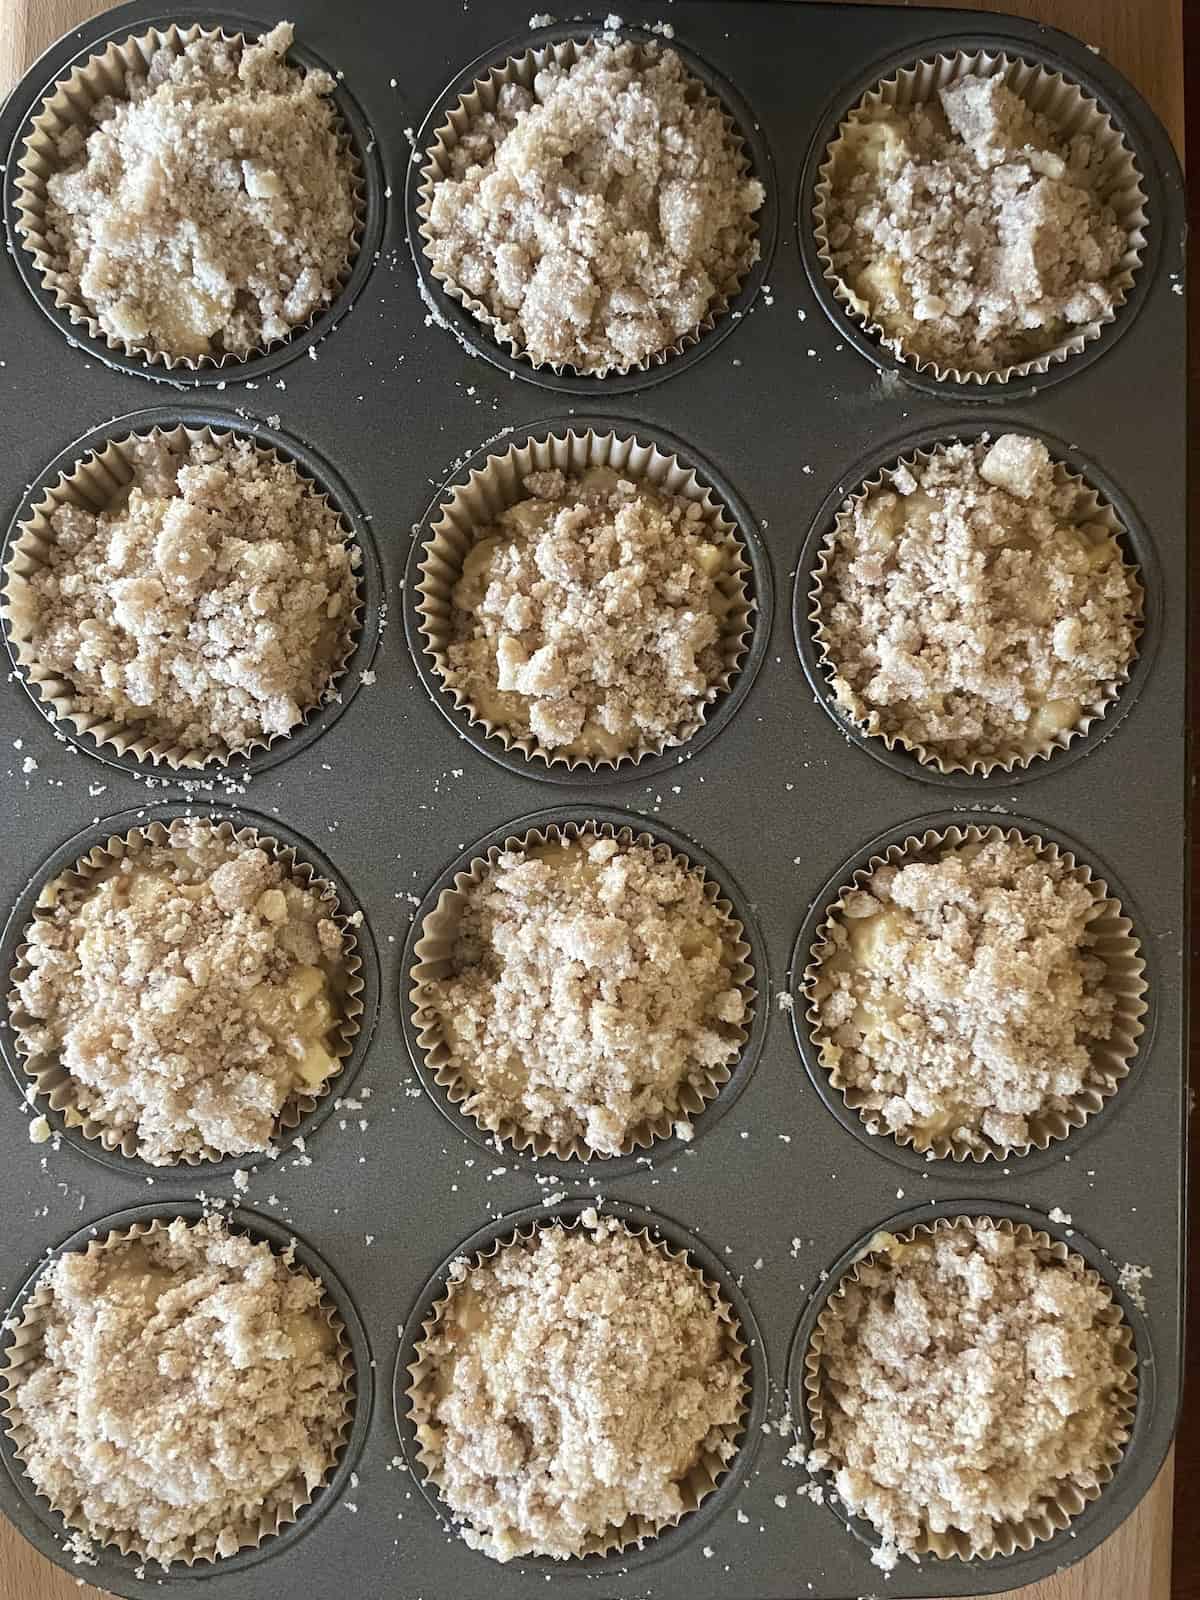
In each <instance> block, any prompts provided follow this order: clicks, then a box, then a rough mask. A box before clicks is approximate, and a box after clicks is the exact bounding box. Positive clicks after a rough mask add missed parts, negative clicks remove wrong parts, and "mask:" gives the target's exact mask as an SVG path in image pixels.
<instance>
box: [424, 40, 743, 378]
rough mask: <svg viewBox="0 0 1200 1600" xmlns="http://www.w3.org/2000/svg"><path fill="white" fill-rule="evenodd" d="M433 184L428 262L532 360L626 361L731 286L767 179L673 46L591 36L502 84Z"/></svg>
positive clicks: (640, 356) (664, 339)
mask: <svg viewBox="0 0 1200 1600" xmlns="http://www.w3.org/2000/svg"><path fill="white" fill-rule="evenodd" d="M449 165H450V171H449V174H448V176H446V177H444V178H439V179H438V180H437V181H436V182H435V184H434V185H433V195H432V200H431V203H430V209H429V219H428V227H429V231H430V234H431V244H430V247H429V252H428V253H429V255H430V259H431V261H432V263H433V268H434V271H435V272H436V273H437V274H438V275H439V276H440V277H443V278H445V279H447V280H448V281H450V282H451V283H454V284H457V285H458V286H459V287H461V288H462V289H464V290H466V291H467V293H468V294H470V295H471V296H472V297H474V298H475V299H477V300H479V301H481V302H482V303H483V305H484V306H486V308H487V311H488V313H489V315H490V316H491V317H492V318H493V319H494V321H495V326H496V330H497V332H498V334H499V335H500V337H501V338H504V339H507V340H511V341H512V342H514V343H515V344H516V345H517V346H518V347H520V348H522V349H524V350H526V351H528V353H529V354H530V356H532V358H533V359H534V360H535V361H537V362H551V363H563V364H569V365H571V366H573V367H575V368H576V369H578V370H579V371H582V372H595V371H597V370H604V369H607V368H608V367H613V366H618V367H626V366H630V365H632V364H634V363H636V362H640V361H644V360H645V359H646V358H647V357H649V356H651V355H653V354H655V353H656V352H657V351H660V350H664V349H666V348H667V347H669V346H670V345H672V344H674V343H675V341H676V340H677V339H679V338H681V337H682V336H683V335H684V334H686V333H690V332H691V331H692V330H693V329H695V328H696V326H697V324H699V323H700V322H701V321H702V320H703V319H704V317H705V316H706V315H707V314H708V311H709V309H710V308H711V307H712V305H713V303H714V301H716V300H717V299H718V298H719V297H721V296H730V295H733V294H735V293H736V292H737V289H738V287H739V285H740V282H741V279H742V277H743V275H744V274H745V272H746V269H747V268H748V267H749V266H750V264H751V263H752V262H753V261H755V260H756V259H757V257H758V241H757V239H756V238H755V236H754V227H753V224H752V222H751V220H750V218H751V216H752V214H753V213H754V212H755V211H757V210H758V208H759V207H760V206H761V205H762V203H763V189H762V185H761V184H760V183H759V182H758V181H757V180H756V179H753V178H748V177H747V176H746V175H745V162H744V159H743V158H742V155H741V150H740V142H739V141H738V140H737V139H736V138H735V137H734V135H733V134H731V133H730V131H729V130H728V128H727V127H726V120H725V116H724V113H723V112H722V109H721V106H720V104H719V102H718V101H717V100H716V99H715V98H714V97H713V96H712V95H710V94H709V93H708V92H707V91H706V90H705V89H704V88H703V87H702V85H701V84H700V83H698V82H697V80H695V79H694V78H692V77H691V76H690V75H689V74H688V73H687V71H686V70H685V68H684V66H683V64H682V62H681V61H680V59H679V57H678V56H677V55H676V54H675V52H674V51H673V50H664V51H661V52H659V51H657V50H656V49H655V48H653V47H645V46H634V45H632V44H618V45H615V46H613V45H606V44H596V45H589V46H586V47H584V48H583V49H582V50H581V52H580V56H579V59H578V60H577V61H576V62H575V63H574V64H573V65H571V66H568V67H561V66H559V65H557V64H556V63H555V62H553V61H552V62H550V63H548V64H547V65H546V66H544V67H543V68H542V69H541V70H540V71H539V72H538V74H537V77H536V79H535V81H534V86H533V91H532V93H531V92H530V91H529V90H527V89H524V88H521V87H520V86H519V85H518V84H505V85H504V86H503V87H502V88H501V90H500V94H499V100H498V103H497V106H496V110H495V112H487V113H485V114H483V115H481V116H479V117H478V118H476V120H475V121H474V122H473V123H472V124H471V125H470V126H469V127H468V129H467V130H466V132H465V133H464V135H463V136H462V138H461V139H459V141H458V142H457V144H455V145H454V146H453V147H452V148H451V149H450V151H449Z"/></svg>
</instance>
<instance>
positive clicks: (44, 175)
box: [14, 23, 367, 375]
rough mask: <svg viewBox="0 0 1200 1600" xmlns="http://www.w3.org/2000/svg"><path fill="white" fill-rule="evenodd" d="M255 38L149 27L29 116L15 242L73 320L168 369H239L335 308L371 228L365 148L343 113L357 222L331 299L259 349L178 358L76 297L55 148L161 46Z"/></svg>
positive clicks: (114, 44) (121, 92) (119, 350)
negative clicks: (64, 266) (61, 241)
mask: <svg viewBox="0 0 1200 1600" xmlns="http://www.w3.org/2000/svg"><path fill="white" fill-rule="evenodd" d="M256 38H257V35H254V34H245V33H241V32H238V33H230V32H229V31H228V30H226V29H224V28H205V27H201V26H200V25H199V24H198V23H192V24H191V25H190V26H183V27H181V26H179V25H178V24H176V23H171V24H169V25H168V26H167V27H165V28H157V27H155V28H150V29H149V30H148V31H147V32H145V33H142V34H131V35H130V36H129V37H128V38H126V39H123V40H120V41H118V40H112V41H110V42H109V43H108V44H107V45H106V46H105V48H104V49H103V51H102V52H101V53H99V54H96V55H92V56H89V57H88V58H87V59H86V60H84V61H82V62H81V63H79V64H78V65H77V66H75V67H73V68H72V69H71V71H70V72H69V73H68V74H67V76H66V77H64V78H63V79H61V80H60V81H59V82H58V83H56V84H54V85H53V87H52V88H51V89H50V91H49V93H47V94H46V95H45V97H44V98H43V100H42V102H41V106H40V108H39V109H38V111H37V112H36V113H35V115H34V116H33V118H32V119H31V121H30V123H29V125H28V127H27V129H26V132H25V135H24V138H23V139H22V140H21V143H20V147H19V150H18V153H17V156H16V167H17V176H16V180H15V191H16V197H15V213H16V220H15V229H14V231H15V233H16V235H17V239H16V243H17V244H18V246H19V247H20V248H21V249H22V250H24V251H25V252H26V253H27V254H28V256H29V257H30V259H31V261H32V263H33V266H34V269H35V272H36V276H37V278H38V280H40V282H41V284H42V286H43V287H44V288H45V290H46V292H47V293H48V294H50V295H51V296H53V302H54V306H55V308H56V310H58V311H59V312H61V313H65V315H66V317H68V318H69V319H70V322H71V323H72V324H74V325H76V326H77V327H79V328H80V329H81V330H83V331H85V332H86V333H87V334H88V335H89V336H90V337H91V338H92V339H94V340H96V341H97V342H98V343H100V344H102V345H103V346H105V347H106V349H107V350H108V351H110V352H112V353H114V354H116V355H120V356H124V357H127V358H130V359H132V360H134V361H137V362H141V363H144V364H145V365H146V366H149V367H157V368H161V369H162V370H163V371H164V372H173V373H184V372H191V373H195V372H200V371H203V370H205V369H216V368H226V369H233V372H232V373H231V375H235V374H236V369H237V368H239V367H241V366H243V365H244V364H245V363H246V362H249V361H257V360H258V359H259V358H260V357H262V356H264V355H266V354H268V353H269V352H271V351H275V350H278V349H281V348H282V347H283V346H285V345H287V344H288V343H290V342H291V341H292V340H294V339H295V338H296V337H297V335H299V334H302V333H304V332H306V331H307V330H308V329H311V328H312V327H313V326H314V324H315V323H316V322H317V320H318V319H319V318H321V317H322V316H324V315H325V314H326V313H327V312H328V310H329V307H330V306H331V305H333V304H334V303H335V302H336V300H337V299H338V297H339V296H340V295H341V294H342V293H343V292H344V291H345V289H346V287H347V285H348V284H349V282H350V278H351V275H352V273H353V272H354V268H355V262H356V260H357V258H358V255H359V252H360V249H361V247H362V241H363V237H364V233H365V230H366V219H367V177H366V173H365V171H364V168H363V164H362V160H361V156H360V152H359V150H358V147H357V143H356V141H355V139H354V138H352V137H351V135H350V131H349V129H348V128H347V126H346V125H345V123H344V121H342V119H341V117H340V114H339V117H338V146H339V150H340V151H341V152H342V154H343V155H344V157H345V159H346V160H347V161H348V163H349V166H350V182H351V201H352V206H353V212H354V225H353V230H352V234H351V237H350V240H349V241H348V246H347V251H346V257H345V260H344V262H343V263H342V264H341V266H340V268H339V269H338V274H337V280H336V284H335V286H334V288H333V290H332V291H331V293H330V295H329V296H328V298H327V299H325V300H322V301H320V302H319V303H318V305H317V306H316V308H315V309H314V311H313V312H312V314H311V315H310V316H309V317H308V318H306V319H305V321H303V322H301V323H299V324H297V325H296V326H295V327H293V328H291V329H290V330H289V332H288V333H287V334H286V335H284V336H283V337H281V338H278V339H270V340H266V341H264V342H263V343H262V344H261V345H260V346H257V347H255V348H254V349H251V350H246V351H227V352H223V353H219V354H216V355H209V354H203V355H198V356H192V355H175V354H172V353H171V352H169V351H165V350H160V349H158V348H157V347H156V346H154V345H153V344H151V343H149V342H140V341H138V340H136V339H131V340H126V339H122V338H120V337H118V336H117V335H116V334H114V333H112V332H110V331H108V330H107V329H105V328H103V327H102V326H101V324H100V322H99V320H98V318H97V316H96V313H95V312H94V310H93V309H92V308H91V307H89V306H88V305H86V304H85V303H83V301H82V300H80V299H77V298H76V297H75V295H74V293H73V291H72V289H71V287H70V284H69V283H68V281H67V278H66V275H65V274H64V273H63V272H62V270H61V261H60V259H59V258H58V256H57V253H56V249H55V245H54V243H53V240H52V239H51V238H50V237H49V230H48V228H47V222H46V203H47V198H48V191H47V182H48V180H49V179H50V178H51V177H52V176H53V174H54V173H55V172H56V171H57V170H58V167H59V164H60V158H59V156H58V154H57V152H56V149H55V146H56V143H57V141H58V140H60V139H61V138H62V137H63V136H64V135H65V134H67V133H68V132H69V131H70V130H71V129H72V128H77V129H79V131H80V132H81V134H82V135H83V136H84V137H85V138H86V136H87V135H88V133H89V132H90V131H91V130H92V129H93V128H95V127H96V126H97V122H96V108H97V106H98V105H100V104H101V103H102V102H103V101H105V100H109V99H112V100H117V101H121V100H124V99H125V98H126V94H127V90H126V80H127V77H128V76H129V75H132V76H134V77H145V76H146V75H147V74H148V72H149V68H150V62H151V60H152V58H153V57H154V55H155V54H156V53H157V52H158V51H160V50H166V51H168V52H169V53H170V54H172V55H176V56H178V55H181V54H182V53H183V51H184V50H185V49H186V47H187V46H188V45H190V44H193V43H195V42H196V41H197V40H211V41H214V42H215V41H221V42H223V43H224V44H226V45H228V46H230V47H231V48H233V49H236V50H241V49H242V48H244V47H245V46H246V45H249V44H253V43H255V42H256Z"/></svg>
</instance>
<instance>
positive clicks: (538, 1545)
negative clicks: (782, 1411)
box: [418, 1211, 745, 1561]
mask: <svg viewBox="0 0 1200 1600" xmlns="http://www.w3.org/2000/svg"><path fill="white" fill-rule="evenodd" d="M582 1221H583V1224H584V1226H583V1228H582V1229H579V1230H567V1229H563V1228H561V1227H557V1226H549V1227H545V1228H542V1229H541V1230H540V1231H539V1232H538V1233H536V1234H534V1235H533V1237H532V1238H530V1239H518V1240H516V1241H515V1242H514V1243H512V1244H509V1245H505V1246H503V1247H501V1249H500V1250H499V1251H498V1252H497V1253H496V1254H495V1255H494V1256H492V1257H490V1258H488V1259H485V1260H483V1261H482V1262H478V1263H475V1264H468V1263H467V1262H466V1261H465V1260H464V1261H460V1262H459V1263H458V1265H457V1273H456V1281H455V1282H454V1283H453V1284H452V1287H451V1291H450V1296H449V1299H448V1301H447V1303H446V1305H445V1306H444V1308H443V1310H442V1312H441V1315H440V1316H439V1318H438V1321H437V1324H436V1325H435V1327H434V1329H433V1332H432V1333H431V1335H430V1336H429V1337H428V1338H427V1339H426V1340H425V1341H424V1343H423V1345H422V1347H421V1350H420V1354H421V1355H422V1356H424V1358H425V1360H426V1361H427V1362H428V1363H430V1365H431V1366H432V1372H431V1374H430V1376H429V1378H428V1379H427V1380H426V1382H427V1385H428V1386H431V1387H432V1388H433V1390H434V1392H435V1394H436V1396H437V1399H436V1403H435V1404H433V1406H432V1407H431V1409H430V1410H429V1412H428V1414H427V1417H426V1420H424V1421H421V1422H420V1423H419V1424H418V1436H419V1438H420V1442H421V1445H422V1447H423V1449H424V1451H426V1452H428V1453H429V1454H430V1455H431V1456H432V1457H433V1463H434V1464H433V1466H432V1468H431V1475H432V1477H433V1478H434V1480H435V1482H436V1483H437V1485H438V1488H439V1489H440V1491H441V1493H442V1495H443V1497H444V1499H445V1500H446V1501H447V1503H448V1504H449V1505H450V1507H451V1509H452V1511H453V1512H454V1514H455V1515H456V1516H457V1517H460V1518H462V1519H463V1520H464V1522H465V1523H466V1524H467V1526H466V1528H465V1529H464V1537H465V1539H466V1541H467V1543H468V1544H470V1545H472V1546H473V1547H474V1548H476V1549H480V1550H483V1551H484V1552H485V1553H486V1554H488V1555H489V1556H492V1557H493V1558H494V1559H496V1560H498V1561H509V1560H511V1559H512V1558H513V1557H514V1556H523V1555H549V1556H556V1557H558V1558H560V1559H565V1558H566V1557H569V1556H579V1555H583V1554H585V1553H587V1551H588V1550H589V1549H591V1548H594V1546H595V1543H596V1542H597V1541H599V1542H601V1543H606V1542H608V1541H609V1540H611V1539H614V1538H615V1537H616V1535H617V1533H618V1530H620V1529H622V1528H623V1527H624V1526H625V1524H626V1523H627V1521H628V1520H629V1519H630V1518H636V1519H638V1521H639V1522H640V1523H642V1524H647V1525H650V1526H649V1528H648V1529H647V1528H643V1529H642V1530H641V1531H643V1532H645V1531H652V1530H656V1529H657V1528H659V1527H661V1526H663V1525H664V1524H665V1523H667V1522H669V1521H671V1520H672V1519H674V1518H676V1517H678V1516H679V1515H680V1514H681V1513H682V1512H684V1511H687V1510H690V1509H691V1500H690V1491H688V1489H687V1488H686V1483H685V1480H686V1479H687V1476H688V1474H689V1472H691V1471H692V1469H693V1468H695V1467H696V1466H697V1465H698V1464H700V1463H702V1462H705V1461H709V1462H711V1463H712V1465H713V1466H714V1468H716V1469H718V1470H719V1466H720V1464H722V1463H724V1462H725V1461H726V1460H728V1459H729V1457H730V1456H732V1454H733V1451H734V1447H735V1444H734V1441H735V1437H736V1429H737V1425H738V1422H739V1419H740V1417H741V1414H742V1409H743V1395H744V1389H745V1382H744V1378H743V1373H742V1368H741V1363H740V1362H739V1359H738V1357H737V1355H736V1353H735V1349H734V1338H735V1327H736V1325H735V1324H733V1323H732V1322H731V1321H730V1314H729V1312H728V1311H727V1310H725V1308H724V1306H723V1302H722V1301H721V1299H720V1295H719V1293H718V1291H717V1289H716V1288H715V1287H714V1286H713V1285H711V1284H710V1283H708V1282H707V1281H706V1280H705V1279H704V1278H703V1277H702V1276H701V1275H700V1274H699V1273H698V1272H697V1271H695V1269H694V1268H692V1267H690V1266H689V1265H688V1264H687V1263H686V1262H685V1261H682V1260H677V1259H674V1258H672V1257H671V1256H669V1255H667V1254H665V1253H664V1252H663V1251H662V1250H661V1249H658V1248H656V1247H655V1246H654V1245H653V1244H651V1243H650V1242H649V1241H648V1240H647V1239H645V1238H644V1237H639V1236H637V1235H634V1234H631V1233H630V1232H629V1231H628V1230H627V1229H625V1228H624V1227H623V1226H622V1225H621V1224H620V1223H619V1222H617V1220H616V1219H615V1218H612V1217H600V1218H598V1217H597V1216H596V1213H595V1212H594V1211H592V1212H584V1214H583V1218H582Z"/></svg>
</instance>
